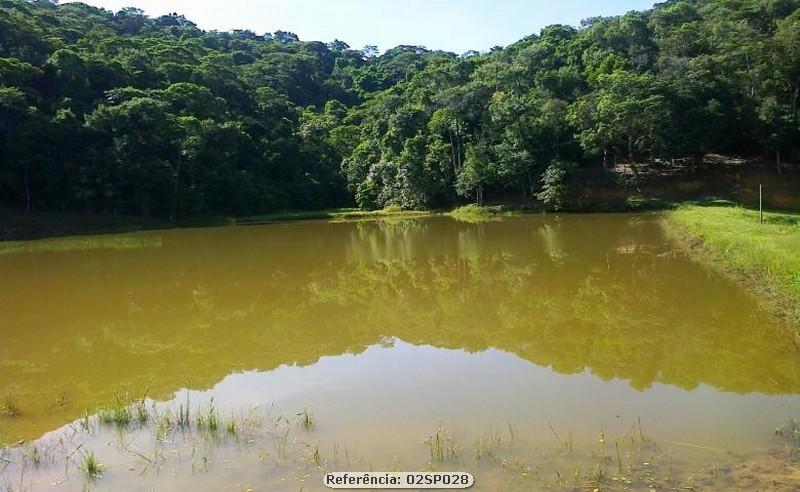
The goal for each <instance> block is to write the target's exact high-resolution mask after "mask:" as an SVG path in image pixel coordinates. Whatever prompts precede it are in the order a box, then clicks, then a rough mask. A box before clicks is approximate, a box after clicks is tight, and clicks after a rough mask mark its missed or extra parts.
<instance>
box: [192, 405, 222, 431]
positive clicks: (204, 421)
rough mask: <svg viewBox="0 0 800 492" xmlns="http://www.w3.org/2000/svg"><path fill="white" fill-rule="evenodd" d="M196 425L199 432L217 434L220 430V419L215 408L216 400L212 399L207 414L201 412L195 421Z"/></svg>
mask: <svg viewBox="0 0 800 492" xmlns="http://www.w3.org/2000/svg"><path fill="white" fill-rule="evenodd" d="M195 425H196V427H197V429H198V430H201V431H202V430H207V431H208V432H209V433H211V434H216V432H217V429H218V428H219V417H218V415H217V410H216V408H215V407H214V398H211V403H210V404H209V407H208V410H206V411H205V412H203V411H199V412H198V413H197V417H196V420H195Z"/></svg>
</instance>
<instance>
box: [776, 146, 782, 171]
mask: <svg viewBox="0 0 800 492" xmlns="http://www.w3.org/2000/svg"><path fill="white" fill-rule="evenodd" d="M775 164H776V165H777V168H778V174H781V148H780V147H778V148H777V149H776V150H775Z"/></svg>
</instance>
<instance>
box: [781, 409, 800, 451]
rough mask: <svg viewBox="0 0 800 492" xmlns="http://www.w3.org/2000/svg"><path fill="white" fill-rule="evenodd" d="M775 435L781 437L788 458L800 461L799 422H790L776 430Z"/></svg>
mask: <svg viewBox="0 0 800 492" xmlns="http://www.w3.org/2000/svg"><path fill="white" fill-rule="evenodd" d="M775 433H776V434H778V435H779V436H782V437H783V443H784V446H785V447H786V451H787V452H788V453H789V458H791V459H792V460H800V420H794V419H792V420H790V421H789V423H788V424H786V425H784V426H783V427H781V428H779V429H777V430H776V431H775Z"/></svg>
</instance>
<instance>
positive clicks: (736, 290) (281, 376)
mask: <svg viewBox="0 0 800 492" xmlns="http://www.w3.org/2000/svg"><path fill="white" fill-rule="evenodd" d="M661 220H662V219H661V218H660V217H659V216H658V215H655V214H653V215H625V214H615V215H603V214H597V215H564V216H554V215H547V216H545V215H541V216H525V217H518V218H508V219H504V220H498V221H490V222H482V223H465V222H458V221H456V220H454V219H451V218H448V217H431V218H421V219H411V220H408V219H406V220H388V219H386V220H370V221H345V222H327V221H308V222H295V223H285V224H268V225H258V226H246V227H245V226H242V227H227V228H203V229H181V230H170V231H153V232H145V233H137V234H129V235H120V236H96V237H85V238H68V239H60V240H44V241H35V242H30V243H25V244H23V245H22V246H18V247H16V248H14V249H10V248H9V249H6V250H5V251H4V252H2V253H0V279H2V281H0V340H1V343H0V399H2V400H0V401H2V402H4V403H3V405H4V407H3V408H4V409H5V411H4V412H3V413H4V414H5V415H2V416H0V443H3V442H4V443H8V444H12V445H13V444H18V445H17V446H13V447H9V448H6V449H5V450H4V451H3V452H2V453H3V456H2V457H1V458H2V460H3V462H0V472H2V475H3V477H4V478H3V480H0V485H5V486H7V487H11V488H14V490H16V487H18V488H30V489H33V490H37V489H38V488H47V489H48V490H50V489H53V488H54V489H55V490H73V489H78V490H80V489H82V488H83V487H84V486H85V485H86V484H87V483H89V484H90V485H91V486H92V487H96V488H98V489H100V490H119V489H125V490H135V489H141V490H152V489H153V488H157V489H158V490H183V489H187V488H189V487H195V488H205V489H208V490H222V489H226V490H247V489H252V490H293V491H296V490H301V489H302V490H306V491H308V490H324V488H323V487H322V484H321V476H322V474H323V473H324V472H325V471H329V470H362V471H363V470H369V469H372V470H387V471H388V470H400V471H415V470H425V469H453V470H467V471H472V472H473V473H475V476H476V488H477V489H479V490H499V489H508V490H511V489H514V488H515V487H518V488H519V490H529V487H531V486H532V484H537V485H536V486H542V487H543V486H552V487H558V486H559V485H561V486H562V488H563V487H564V484H565V483H569V484H571V485H574V486H576V487H583V486H585V485H586V484H587V483H588V484H602V483H605V482H608V481H616V482H613V483H617V484H622V485H626V484H627V485H626V486H630V487H633V488H636V487H637V486H639V485H640V486H642V487H650V486H653V487H655V486H654V485H652V484H656V483H658V484H661V483H666V481H669V480H674V481H679V482H680V481H681V480H689V478H687V476H688V475H690V474H693V476H694V477H695V479H696V478H697V477H698V476H701V475H702V477H703V480H707V481H708V483H709V484H711V483H717V482H716V481H717V480H718V479H722V480H732V479H731V478H730V477H731V476H732V474H734V473H735V467H736V463H740V462H742V461H743V460H747V459H750V458H751V457H752V456H757V455H758V453H762V452H763V453H768V452H770V451H769V450H770V449H773V448H774V447H775V446H776V442H775V437H774V433H775V430H776V428H779V427H781V426H783V425H785V424H786V423H787V422H788V421H790V420H791V419H792V418H797V417H798V416H800V357H799V356H798V352H797V349H796V348H795V347H794V345H793V344H792V343H791V337H787V333H789V331H790V330H789V329H788V327H787V326H785V324H784V322H783V321H781V320H780V319H777V318H776V317H774V316H772V315H771V314H769V313H768V312H767V311H766V310H765V309H764V308H763V307H762V306H761V305H760V303H759V299H758V298H757V297H756V296H754V295H752V294H750V293H748V292H747V291H746V290H745V289H743V288H742V287H741V286H739V285H737V284H735V283H734V282H732V281H731V280H730V279H728V278H726V277H725V276H723V275H721V274H720V273H718V272H716V271H714V270H713V269H710V268H707V267H704V266H703V265H701V264H699V263H696V262H694V261H692V260H691V259H690V258H688V257H687V256H686V255H685V254H684V253H683V252H682V251H681V250H680V249H679V248H678V247H677V246H676V245H675V244H673V242H672V241H670V239H669V238H668V237H667V235H666V234H665V232H664V229H663V227H662V224H661ZM136 399H139V400H141V401H140V403H139V404H138V405H139V406H138V409H139V410H140V411H141V409H142V408H143V407H146V410H145V411H144V413H145V414H146V415H143V416H142V420H141V422H139V421H138V419H137V418H136V415H137V412H136V411H135V410H131V412H132V414H131V415H133V417H132V418H130V419H122V420H123V422H122V423H120V422H119V419H117V421H116V424H115V423H114V422H109V421H112V420H114V419H110V418H107V417H102V416H101V418H97V417H95V416H93V414H95V412H96V411H97V410H98V409H102V408H105V409H106V413H108V412H109V411H110V410H108V409H110V408H114V407H115V406H117V407H121V406H122V407H124V405H120V402H124V403H125V404H127V403H128V402H130V401H134V400H136ZM132 408H137V407H136V405H134V407H132ZM184 409H191V410H190V411H191V413H190V416H189V417H188V418H183V417H184V414H183V412H184ZM140 413H141V412H140ZM129 417H130V415H129ZM212 419H213V420H214V424H213V425H210V423H209V422H210V421H211V420H212ZM128 420H130V422H128ZM217 421H218V422H219V423H218V424H217ZM212 427H213V428H212ZM23 441H24V442H23ZM89 454H92V455H96V457H97V459H98V460H99V461H101V462H102V463H103V466H102V473H101V472H100V471H99V470H98V472H97V473H94V474H95V475H98V476H97V477H90V476H88V475H91V473H90V474H87V473H86V470H85V468H86V458H87V457H88V456H89ZM65 463H66V465H65ZM706 467H707V468H706ZM701 469H702V470H706V469H708V470H710V471H709V472H708V474H706V475H703V474H702V473H700V471H699V470H701ZM719 470H723V471H719ZM101 474H102V478H100V477H99V475H101ZM722 475H724V476H722ZM721 476H722V478H720V477H721ZM648 477H649V478H648ZM726 477H727V478H726ZM726 483H727V482H726ZM730 483H733V482H730ZM737 483H738V482H737ZM648 484H650V485H648ZM729 485H730V484H729ZM598 486H599V485H598ZM526 487H527V488H526ZM600 488H602V487H600ZM644 490H648V488H645V489H644ZM659 490H660V488H659ZM742 490H748V488H747V487H744V488H742Z"/></svg>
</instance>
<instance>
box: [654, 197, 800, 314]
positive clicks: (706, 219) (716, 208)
mask: <svg viewBox="0 0 800 492" xmlns="http://www.w3.org/2000/svg"><path fill="white" fill-rule="evenodd" d="M666 223H667V228H668V230H669V231H670V233H671V234H673V235H675V236H676V237H677V238H678V239H680V240H682V241H683V242H684V244H686V245H687V246H689V247H690V249H691V251H692V252H693V253H694V254H697V255H698V256H699V257H700V258H701V259H703V260H708V261H710V262H712V264H714V265H717V266H719V267H721V268H722V269H723V270H724V271H725V272H727V273H728V274H730V275H732V276H734V277H736V278H737V279H738V280H740V281H742V282H744V283H745V284H747V285H748V286H749V287H750V288H752V289H753V290H755V291H756V292H757V293H758V294H759V295H760V296H761V297H762V298H763V299H765V300H766V301H767V302H768V303H769V304H770V305H771V307H772V308H774V309H775V310H776V311H778V312H779V313H780V314H782V315H784V316H785V317H787V318H789V319H791V320H793V321H795V322H799V323H800V213H774V212H767V213H765V214H764V223H763V224H761V223H759V213H758V211H757V210H748V209H745V208H741V207H736V206H732V205H730V204H725V203H717V204H707V205H683V206H680V207H678V208H677V209H675V210H673V211H671V212H669V213H668V215H667V221H666Z"/></svg>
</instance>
